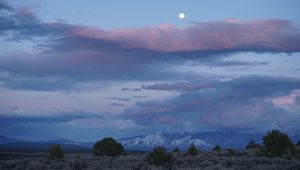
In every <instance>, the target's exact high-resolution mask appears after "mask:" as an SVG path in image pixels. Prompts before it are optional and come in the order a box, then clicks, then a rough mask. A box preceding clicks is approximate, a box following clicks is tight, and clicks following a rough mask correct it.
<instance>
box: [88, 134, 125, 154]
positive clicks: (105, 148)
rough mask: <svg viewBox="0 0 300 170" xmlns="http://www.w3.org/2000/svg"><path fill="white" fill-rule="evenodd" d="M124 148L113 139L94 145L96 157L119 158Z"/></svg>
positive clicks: (106, 139)
mask: <svg viewBox="0 0 300 170" xmlns="http://www.w3.org/2000/svg"><path fill="white" fill-rule="evenodd" d="M123 151H124V148H123V146H122V144H121V143H119V142H117V141H115V140H114V139H113V138H104V139H102V140H101V141H97V142H96V143H95V144H94V150H93V152H94V155H95V156H103V155H107V156H118V155H121V154H122V153H123Z"/></svg>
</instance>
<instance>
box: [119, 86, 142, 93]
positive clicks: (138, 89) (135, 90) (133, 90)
mask: <svg viewBox="0 0 300 170" xmlns="http://www.w3.org/2000/svg"><path fill="white" fill-rule="evenodd" d="M141 90H142V89H141V88H128V87H124V88H122V89H121V91H130V92H138V91H141Z"/></svg>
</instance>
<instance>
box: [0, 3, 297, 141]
mask: <svg viewBox="0 0 300 170" xmlns="http://www.w3.org/2000/svg"><path fill="white" fill-rule="evenodd" d="M299 5H300V4H299V2H298V1H296V0H294V1H293V0H286V1H283V0H282V1H279V0H276V1H271V0H269V1H267V0H260V1H258V0H252V1H237V0H235V1H233V0H232V1H216V0H214V1H211V0H210V1H208V0H207V1H196V0H193V1H192V0H191V1H178V2H176V1H171V0H167V1H163V2H161V1H156V0H155V1H138V0H129V1H122V2H120V1H116V0H112V1H96V0H94V1H89V2H88V3H87V2H86V1H76V2H72V3H70V1H61V0H60V1H58V0H53V1H38V0H22V1H21V0H12V1H3V0H0V19H1V22H0V43H1V47H0V134H2V135H7V136H11V137H17V138H24V139H31V140H45V139H55V138H67V139H73V140H83V141H92V140H96V139H98V138H102V137H105V136H113V137H116V138H119V137H125V136H131V135H138V134H145V133H149V132H153V131H167V132H168V131H211V130H228V129H230V130H238V131H259V132H265V131H268V130H271V129H279V130H282V131H285V132H287V133H297V132H299V130H300V129H299V127H298V126H297V125H298V124H299V123H300V76H299V75H300V47H299V45H298V44H300V31H299V21H300V15H299V12H297V7H298V6H299ZM180 12H184V13H185V14H186V18H184V19H179V18H178V14H179V13H180Z"/></svg>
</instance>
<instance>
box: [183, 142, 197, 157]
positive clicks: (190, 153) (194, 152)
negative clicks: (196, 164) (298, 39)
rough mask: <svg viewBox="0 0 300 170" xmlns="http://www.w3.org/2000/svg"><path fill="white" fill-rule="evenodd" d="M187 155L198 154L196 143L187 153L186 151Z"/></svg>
mask: <svg viewBox="0 0 300 170" xmlns="http://www.w3.org/2000/svg"><path fill="white" fill-rule="evenodd" d="M186 154H187V155H191V156H195V155H198V149H197V147H196V146H195V145H194V144H192V145H191V146H190V147H189V149H188V150H187V153H186Z"/></svg>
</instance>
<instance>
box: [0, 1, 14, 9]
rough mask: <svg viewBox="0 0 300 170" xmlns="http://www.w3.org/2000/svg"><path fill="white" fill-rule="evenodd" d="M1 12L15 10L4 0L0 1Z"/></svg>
mask: <svg viewBox="0 0 300 170" xmlns="http://www.w3.org/2000/svg"><path fill="white" fill-rule="evenodd" d="M1 10H8V11H11V10H13V8H12V7H11V6H10V5H8V4H7V3H6V2H4V1H3V0H0V11H1Z"/></svg>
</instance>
